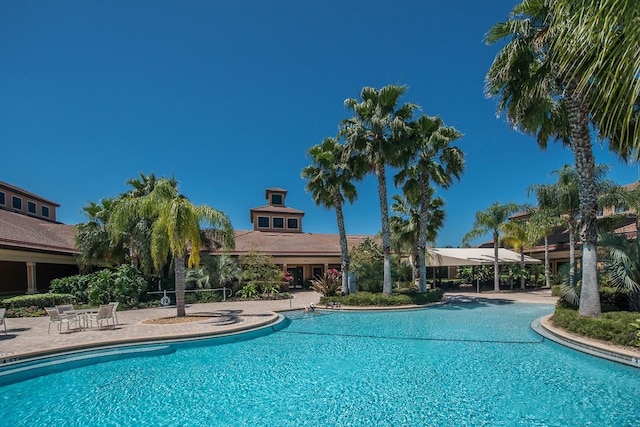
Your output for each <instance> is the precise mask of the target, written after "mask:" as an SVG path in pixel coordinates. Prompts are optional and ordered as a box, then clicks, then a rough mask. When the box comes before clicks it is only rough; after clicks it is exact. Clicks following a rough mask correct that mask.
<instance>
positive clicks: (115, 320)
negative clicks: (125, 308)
mask: <svg viewBox="0 0 640 427" xmlns="http://www.w3.org/2000/svg"><path fill="white" fill-rule="evenodd" d="M118 304H120V303H119V302H117V301H116V302H110V303H109V305H110V306H111V317H113V324H114V325H118V324H119V323H118V315H117V314H116V309H117V308H118Z"/></svg>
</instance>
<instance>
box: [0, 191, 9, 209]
mask: <svg viewBox="0 0 640 427" xmlns="http://www.w3.org/2000/svg"><path fill="white" fill-rule="evenodd" d="M6 203H7V202H6V200H5V199H4V192H3V191H0V205H2V206H4V205H5V204H6Z"/></svg>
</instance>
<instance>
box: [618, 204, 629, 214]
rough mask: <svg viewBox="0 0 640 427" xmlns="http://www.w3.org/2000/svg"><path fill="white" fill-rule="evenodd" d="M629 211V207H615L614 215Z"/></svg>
mask: <svg viewBox="0 0 640 427" xmlns="http://www.w3.org/2000/svg"><path fill="white" fill-rule="evenodd" d="M628 210H629V206H625V205H621V206H616V213H617V214H619V213H623V212H626V211H628Z"/></svg>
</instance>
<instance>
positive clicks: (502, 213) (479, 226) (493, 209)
mask: <svg viewBox="0 0 640 427" xmlns="http://www.w3.org/2000/svg"><path fill="white" fill-rule="evenodd" d="M519 210H520V206H519V205H517V204H515V203H507V204H504V205H503V204H501V203H500V202H496V203H494V204H492V205H491V206H489V207H488V208H487V210H484V211H478V212H476V220H475V222H474V223H473V226H472V227H471V230H470V231H469V232H468V233H467V234H465V235H464V237H463V238H462V244H463V245H464V246H468V244H469V242H470V241H471V240H474V239H477V238H478V237H481V236H484V235H485V234H487V233H492V235H493V254H494V259H493V289H494V290H495V291H499V290H500V271H499V263H498V247H499V245H500V231H501V230H502V227H504V224H505V223H506V222H507V221H509V217H510V216H511V215H512V214H513V213H515V212H517V211H519Z"/></svg>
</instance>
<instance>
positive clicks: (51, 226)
mask: <svg viewBox="0 0 640 427" xmlns="http://www.w3.org/2000/svg"><path fill="white" fill-rule="evenodd" d="M58 207H59V205H58V204H57V203H55V202H52V201H51V200H47V199H45V198H43V197H41V196H38V195H36V194H33V193H30V192H28V191H25V190H23V189H21V188H18V187H15V186H13V185H10V184H7V183H6V182H2V181H0V294H20V293H37V292H38V291H39V290H40V291H42V290H48V289H49V283H50V282H51V280H52V279H54V278H57V277H65V276H71V275H74V274H78V266H77V265H76V259H75V255H76V254H77V251H76V249H75V246H74V242H73V236H74V235H75V227H73V226H72V225H65V224H60V223H59V222H57V221H56V209H57V208H58Z"/></svg>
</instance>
